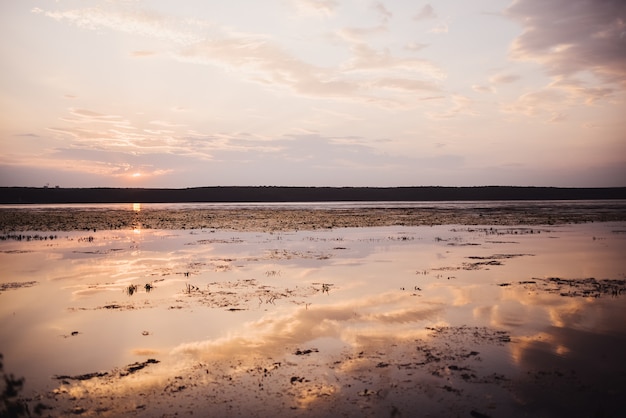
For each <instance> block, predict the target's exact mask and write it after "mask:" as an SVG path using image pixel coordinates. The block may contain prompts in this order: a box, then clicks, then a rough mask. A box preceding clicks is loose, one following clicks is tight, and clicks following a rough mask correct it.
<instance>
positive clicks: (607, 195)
mask: <svg viewBox="0 0 626 418" xmlns="http://www.w3.org/2000/svg"><path fill="white" fill-rule="evenodd" d="M597 199H626V187H613V188H560V187H513V186H486V187H279V186H262V187H253V186H249V187H247V186H243V187H236V186H233V187H196V188H188V189H138V188H134V189H118V188H45V187H43V188H39V187H2V188H0V203H4V204H6V203H182V202H333V201H334V202H336V201H455V200H597Z"/></svg>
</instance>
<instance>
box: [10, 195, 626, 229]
mask: <svg viewBox="0 0 626 418" xmlns="http://www.w3.org/2000/svg"><path fill="white" fill-rule="evenodd" d="M128 206H129V208H131V207H132V205H128ZM153 206H155V207H156V208H152V207H151V205H143V207H142V208H141V210H128V209H110V208H107V206H106V205H101V206H100V207H91V208H81V207H70V208H63V207H52V208H47V207H46V206H45V205H38V206H33V207H32V208H31V207H28V206H22V207H18V208H12V207H11V206H9V205H5V206H3V207H2V208H0V231H24V230H26V231H80V230H93V229H95V230H114V229H135V228H137V227H139V228H142V229H201V228H216V229H229V230H239V231H294V230H308V229H318V228H348V227H375V226H394V225H395V226H398V225H404V226H421V225H451V224H458V225H555V224H566V223H584V222H611V221H625V220H626V201H584V202H582V203H581V202H577V201H559V202H554V201H550V202H510V203H506V202H501V203H499V204H497V205H494V204H490V203H488V202H474V203H466V204H460V205H455V206H446V205H442V204H439V205H438V204H436V203H433V205H432V206H430V207H428V206H425V207H416V208H398V207H388V208H380V207H375V208H372V207H367V206H364V207H359V208H347V209H341V208H339V209H338V208H333V209H320V208H317V209H306V208H295V209H294V208H284V207H276V208H254V207H247V208H246V207H245V205H243V206H244V208H232V207H231V208H203V209H198V208H195V209H184V208H182V209H171V208H168V209H158V205H153Z"/></svg>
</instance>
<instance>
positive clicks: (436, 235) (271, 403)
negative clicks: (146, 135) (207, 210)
mask: <svg viewBox="0 0 626 418" xmlns="http://www.w3.org/2000/svg"><path fill="white" fill-rule="evenodd" d="M36 235H38V236H37V237H36ZM44 235H45V236H46V239H41V238H42V237H43V236H44ZM625 249H626V223H623V222H621V223H592V224H581V225H561V226H524V227H509V226H506V227H503V226H499V227H495V226H494V227H490V226H461V225H443V226H432V227H402V226H397V227H372V228H342V229H326V230H315V231H297V232H275V233H260V232H237V231H220V230H212V229H201V230H194V231H188V230H187V231H184V230H167V231H166V230H141V229H136V230H127V231H123V230H115V231H98V232H57V233H50V232H46V233H45V234H44V233H39V234H37V233H36V232H29V233H24V237H22V238H21V240H18V239H16V238H9V239H6V240H3V241H1V242H0V280H1V282H0V285H2V288H1V291H0V342H1V343H0V352H1V353H3V355H4V363H5V369H6V370H7V371H9V372H11V373H14V374H15V375H16V376H24V377H25V378H26V386H25V390H24V393H23V395H24V396H26V397H27V398H29V399H31V403H33V404H34V403H36V402H42V403H43V404H46V405H49V406H52V407H54V409H52V410H51V412H50V413H51V414H52V415H53V416H56V415H63V414H64V413H68V411H73V412H75V413H80V414H82V413H84V414H89V413H99V414H102V415H107V414H109V415H119V414H121V413H128V412H129V411H132V412H133V413H135V414H138V415H145V416H153V415H161V414H165V413H173V412H175V411H176V412H178V411H186V412H189V411H193V410H195V411H202V410H205V409H206V408H217V407H216V406H215V405H218V404H219V405H221V406H219V408H217V411H222V412H227V413H228V414H232V415H235V414H236V413H243V414H250V413H252V414H258V415H260V416H263V415H265V413H264V411H265V412H269V411H272V410H275V408H284V409H285V410H287V411H288V413H289V414H293V415H303V416H307V415H309V416H317V415H320V416H322V415H324V414H325V413H326V412H328V411H332V410H334V411H340V412H341V413H343V414H344V415H350V416H354V415H359V414H364V415H370V416H379V415H381V414H382V415H385V416H386V415H391V416H393V414H394V413H396V412H394V411H397V413H401V414H404V415H410V413H411V412H414V411H415V408H417V407H419V408H421V409H420V410H421V411H422V413H423V414H424V415H429V414H432V415H440V414H441V413H446V414H459V415H461V416H468V415H470V413H476V414H483V415H487V416H503V415H513V416H515V415H517V416H526V415H543V416H559V415H562V414H569V415H570V416H585V415H587V414H596V413H599V412H601V413H604V414H605V415H607V416H612V415H615V416H617V415H618V413H619V412H621V411H622V409H621V401H619V400H620V399H621V398H622V397H623V395H624V394H626V383H625V382H626V360H625V359H624V357H623V353H624V352H626V321H625V320H626V263H625V262H624V258H623V257H624V254H625V253H626V251H624V250H625ZM146 284H148V285H149V287H148V288H147V287H146ZM131 285H132V286H136V288H135V287H130V286H131ZM147 359H157V360H158V361H159V363H158V364H157V363H154V364H153V363H150V364H143V366H145V367H143V368H142V369H141V370H139V371H137V372H133V373H132V375H129V374H128V373H127V374H125V372H124V370H126V369H124V368H125V367H126V366H127V365H131V364H133V363H136V362H138V363H140V364H141V363H142V362H145V361H146V360H147ZM99 371H102V372H103V373H107V375H106V376H104V375H103V376H101V377H92V378H85V377H86V376H85V374H89V373H93V372H99ZM59 376H65V378H60V379H57V378H55V377H59ZM80 376H82V377H83V379H80V378H78V377H80ZM555 387H558V388H559V390H558V391H557V390H554V388H555ZM215 388H219V390H217V389H215ZM208 392H210V393H211V395H210V396H209V395H207V393H208ZM251 392H253V393H254V394H255V395H254V396H252V395H251ZM164 394H166V395H167V396H165V395H164ZM164 396H165V397H164ZM242 396H245V398H246V399H247V400H246V401H242V400H241V397H242ZM111 399H116V401H115V402H113V401H111ZM107 400H108V401H107ZM72 408H74V409H72ZM76 408H79V409H76ZM220 408H222V409H220ZM273 408H274V409H273ZM333 408H334V409H333ZM94 411H95V412H94ZM359 411H360V412H359ZM357 412H358V413H357ZM404 415H403V416H404ZM474 416H480V415H474Z"/></svg>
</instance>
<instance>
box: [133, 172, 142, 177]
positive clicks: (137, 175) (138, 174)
mask: <svg viewBox="0 0 626 418" xmlns="http://www.w3.org/2000/svg"><path fill="white" fill-rule="evenodd" d="M133 177H141V173H133Z"/></svg>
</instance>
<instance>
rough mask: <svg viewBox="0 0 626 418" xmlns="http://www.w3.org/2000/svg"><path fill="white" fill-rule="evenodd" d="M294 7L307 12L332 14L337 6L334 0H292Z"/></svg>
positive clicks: (324, 14)
mask: <svg viewBox="0 0 626 418" xmlns="http://www.w3.org/2000/svg"><path fill="white" fill-rule="evenodd" d="M293 4H295V5H296V7H297V8H298V9H299V10H300V11H302V12H304V13H308V14H318V15H323V16H332V15H334V14H335V11H336V10H337V7H338V6H339V4H338V2H337V1H336V0H293Z"/></svg>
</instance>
